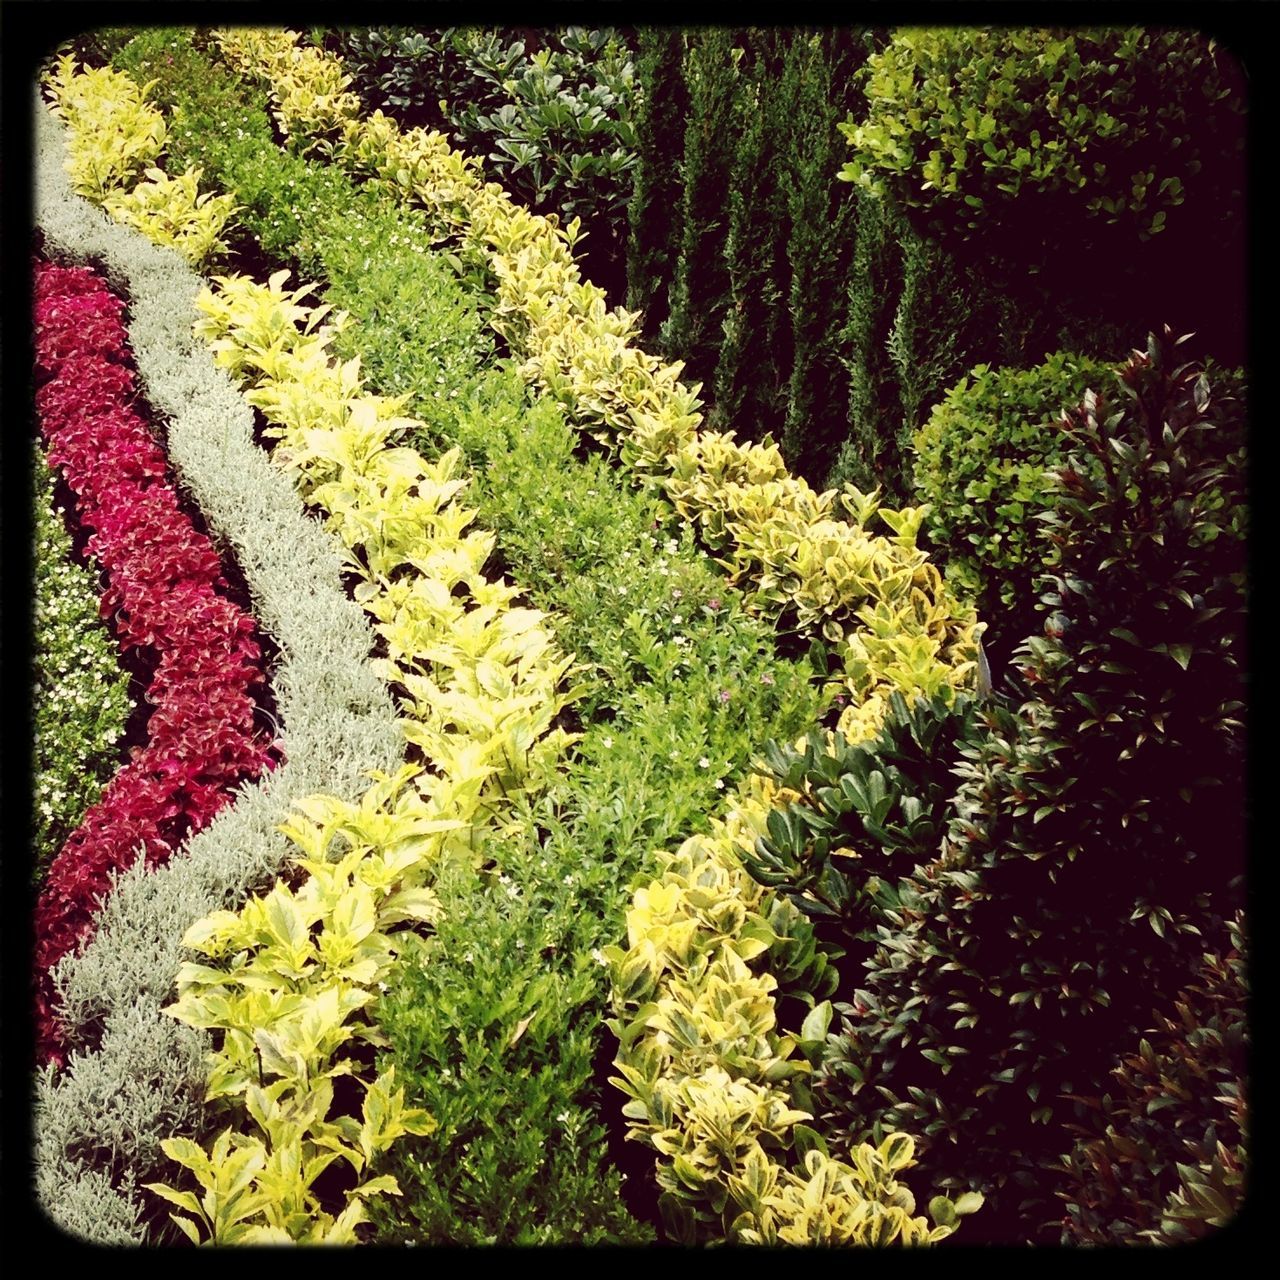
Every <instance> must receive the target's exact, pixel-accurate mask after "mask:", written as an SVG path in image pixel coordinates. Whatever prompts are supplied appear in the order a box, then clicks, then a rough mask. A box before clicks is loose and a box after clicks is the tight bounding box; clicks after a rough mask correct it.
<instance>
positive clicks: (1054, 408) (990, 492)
mask: <svg viewBox="0 0 1280 1280" xmlns="http://www.w3.org/2000/svg"><path fill="white" fill-rule="evenodd" d="M1114 382H1115V375H1114V373H1113V372H1112V370H1111V367H1110V366H1109V365H1107V364H1106V363H1104V362H1103V361H1100V360H1092V359H1088V358H1086V357H1083V356H1075V355H1070V354H1068V353H1066V352H1057V353H1056V354H1054V355H1052V356H1050V357H1049V358H1048V359H1047V360H1045V361H1044V362H1043V363H1042V364H1039V365H1037V366H1036V367H1035V368H1033V369H992V368H990V367H989V366H987V365H985V364H980V365H978V366H977V367H976V368H974V369H973V370H972V371H971V372H970V373H968V374H967V375H966V376H965V377H963V378H961V379H960V381H959V382H958V383H956V385H955V386H954V387H952V388H951V390H950V391H949V392H948V393H947V395H946V397H945V398H944V399H943V401H942V403H941V404H938V405H936V406H935V407H934V409H933V412H932V413H931V414H930V416H929V419H928V421H927V422H926V423H925V424H924V426H922V427H921V428H920V429H919V430H918V431H917V432H916V433H915V436H914V437H913V440H912V444H913V447H914V450H915V463H914V482H915V486H916V498H917V501H919V502H927V503H928V504H929V506H930V511H929V514H928V516H927V517H926V520H925V527H926V529H927V530H928V533H929V537H930V538H931V539H932V541H933V542H934V544H935V545H936V547H937V549H938V556H939V559H941V560H942V561H944V562H945V564H946V572H947V581H948V582H949V583H950V584H951V585H952V586H953V587H955V588H956V589H957V590H959V591H962V592H963V593H965V594H967V595H969V596H972V598H973V599H974V600H975V602H976V603H977V606H978V616H979V618H980V619H981V620H982V621H983V622H985V623H986V624H987V630H986V633H985V635H984V638H983V644H984V647H985V649H986V651H987V655H988V658H989V659H990V660H991V661H992V662H993V663H1003V661H1004V660H1005V659H1007V657H1008V655H1009V654H1010V653H1011V652H1012V651H1013V648H1014V647H1015V646H1016V645H1017V644H1018V642H1019V641H1020V640H1022V639H1023V638H1024V637H1026V636H1027V635H1030V634H1031V633H1032V632H1033V631H1037V630H1038V629H1039V628H1038V627H1037V625H1036V616H1037V615H1036V604H1037V600H1036V590H1035V581H1036V578H1037V576H1038V575H1039V574H1040V573H1041V572H1042V570H1043V561H1044V555H1045V551H1046V547H1045V544H1044V543H1043V540H1042V538H1041V533H1040V530H1041V528H1042V524H1041V522H1040V520H1039V519H1038V517H1039V516H1040V515H1041V514H1042V513H1043V512H1044V511H1046V510H1048V509H1049V507H1050V505H1051V502H1052V497H1051V489H1050V480H1049V475H1048V470H1049V468H1051V467H1055V466H1058V465H1059V464H1060V463H1061V462H1062V461H1063V458H1064V455H1065V440H1064V437H1063V435H1062V431H1061V428H1060V426H1059V421H1060V419H1061V418H1062V415H1063V413H1064V411H1065V410H1067V409H1069V408H1071V407H1073V406H1075V405H1077V404H1079V403H1080V401H1081V400H1082V399H1083V397H1084V393H1085V392H1086V391H1088V390H1094V391H1102V390H1104V389H1107V388H1110V387H1111V386H1112V385H1113V384H1114Z"/></svg>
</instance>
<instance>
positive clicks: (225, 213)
mask: <svg viewBox="0 0 1280 1280" xmlns="http://www.w3.org/2000/svg"><path fill="white" fill-rule="evenodd" d="M202 174H203V170H200V169H189V170H187V172H186V173H183V174H180V175H179V176H178V177H176V178H170V177H169V176H168V175H167V174H165V173H164V172H163V171H162V170H160V169H148V170H147V171H146V180H145V181H144V182H139V183H138V185H137V186H135V187H134V188H133V189H132V190H130V191H127V192H126V191H113V192H111V193H110V194H109V195H108V196H107V198H106V200H105V201H104V202H103V207H104V208H105V209H106V211H107V212H108V213H109V214H111V216H112V217H113V218H115V219H116V221H118V222H123V223H124V224H125V225H126V226H130V227H136V228H137V229H138V230H139V231H141V232H142V234H143V235H145V236H146V237H147V239H148V240H150V241H151V242H152V243H153V244H163V245H169V246H171V247H172V248H174V249H177V251H178V252H179V253H180V254H182V256H183V257H184V258H185V259H186V260H187V261H188V262H189V263H190V264H191V265H192V266H193V267H197V268H198V267H201V266H204V265H206V264H207V263H208V262H209V260H210V259H211V258H213V257H215V256H219V255H221V254H224V253H225V252H226V248H227V246H226V244H225V243H224V242H223V238H222V237H223V233H224V232H225V231H226V229H227V224H228V223H229V222H230V221H231V218H232V216H233V215H234V213H235V207H236V206H235V200H234V197H232V196H215V195H213V194H212V193H211V192H205V193H204V194H203V195H201V194H200V178H201V176H202Z"/></svg>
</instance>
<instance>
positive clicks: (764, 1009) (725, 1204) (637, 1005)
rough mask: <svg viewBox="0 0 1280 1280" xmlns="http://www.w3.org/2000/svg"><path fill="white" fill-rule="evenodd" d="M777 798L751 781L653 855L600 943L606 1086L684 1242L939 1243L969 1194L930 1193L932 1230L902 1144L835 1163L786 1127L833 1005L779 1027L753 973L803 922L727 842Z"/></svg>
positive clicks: (746, 830)
mask: <svg viewBox="0 0 1280 1280" xmlns="http://www.w3.org/2000/svg"><path fill="white" fill-rule="evenodd" d="M785 794H786V793H779V792H778V790H777V788H776V786H775V785H774V784H773V783H771V782H768V781H766V780H765V779H763V778H755V779H753V780H752V781H751V783H750V784H749V785H748V787H746V788H744V790H743V792H742V793H741V794H740V795H739V796H738V797H737V798H736V803H735V804H734V806H733V808H732V809H731V810H730V811H729V814H728V815H727V817H726V818H725V819H723V820H717V821H716V822H715V823H713V827H712V831H711V833H710V834H709V835H706V836H694V837H691V838H690V839H688V840H686V841H685V842H684V844H683V845H681V847H680V848H679V849H678V850H677V851H676V852H674V853H669V854H666V855H662V857H663V862H664V867H663V870H662V874H661V876H660V878H659V879H657V880H654V881H652V882H651V883H650V884H648V885H646V886H644V887H642V888H640V889H639V890H637V892H636V894H635V898H634V900H633V905H632V907H631V909H630V910H629V911H628V913H627V946H626V948H622V947H609V948H606V949H605V950H604V952H603V955H604V958H605V960H606V961H607V962H608V964H609V965H610V969H611V973H612V977H613V1003H614V1012H615V1015H616V1016H615V1018H614V1020H613V1022H612V1023H611V1026H612V1028H613V1030H614V1033H615V1034H616V1035H617V1037H618V1040H619V1046H620V1048H619V1054H618V1057H617V1059H616V1063H615V1065H616V1066H617V1067H618V1070H619V1072H620V1074H619V1075H618V1076H616V1077H613V1078H612V1083H614V1084H615V1085H617V1086H618V1088H620V1089H621V1090H622V1091H623V1092H624V1093H625V1094H626V1095H627V1097H628V1098H629V1101H628V1102H627V1104H626V1106H625V1108H624V1112H625V1114H626V1115H627V1116H628V1118H629V1119H630V1120H631V1121H632V1123H633V1136H639V1138H640V1140H641V1141H643V1142H645V1143H646V1144H647V1145H649V1146H651V1147H652V1148H653V1149H654V1150H655V1151H656V1152H657V1153H658V1156H659V1161H658V1166H657V1177H658V1183H659V1185H660V1187H661V1188H662V1196H661V1206H662V1210H663V1214H664V1217H665V1218H666V1220H667V1222H668V1224H669V1226H670V1228H671V1230H672V1232H673V1234H674V1235H675V1236H676V1237H677V1238H678V1239H681V1240H682V1241H684V1242H686V1243H693V1242H696V1241H699V1240H705V1239H720V1238H723V1239H727V1240H730V1241H736V1242H740V1243H763V1244H775V1243H790V1244H888V1243H893V1242H901V1243H929V1242H932V1241H934V1240H938V1239H941V1238H942V1237H944V1236H946V1235H949V1234H950V1233H951V1231H952V1230H953V1229H954V1224H955V1220H956V1216H957V1215H958V1214H959V1213H961V1212H968V1211H970V1210H971V1209H973V1208H976V1207H977V1204H978V1202H977V1201H975V1200H974V1199H972V1198H970V1199H968V1200H962V1201H957V1202H956V1203H955V1204H954V1205H953V1204H951V1203H950V1202H949V1201H947V1200H946V1199H945V1198H938V1199H936V1200H935V1201H934V1203H933V1204H931V1206H930V1209H931V1213H932V1216H933V1218H934V1225H933V1226H932V1227H931V1226H930V1225H929V1224H928V1223H927V1221H926V1220H925V1219H924V1218H917V1217H913V1216H912V1215H913V1213H914V1210H915V1201H914V1199H913V1197H912V1196H911V1193H910V1192H909V1191H908V1190H907V1188H906V1187H904V1186H902V1185H901V1184H899V1183H898V1182H897V1181H896V1179H895V1177H894V1175H895V1174H897V1173H900V1172H902V1171H903V1170H905V1169H906V1168H908V1167H909V1165H910V1164H911V1155H912V1152H913V1150H914V1148H913V1145H912V1142H911V1139H910V1138H909V1137H907V1136H906V1135H902V1134H894V1135H890V1136H889V1137H888V1138H886V1139H885V1141H884V1142H883V1143H882V1144H881V1146H880V1148H879V1149H878V1150H877V1149H874V1148H871V1147H869V1146H862V1147H859V1148H857V1149H856V1150H855V1151H854V1152H853V1153H852V1163H846V1162H844V1161H841V1160H837V1159H834V1158H832V1157H831V1156H830V1155H829V1153H828V1151H827V1149H826V1147H825V1144H824V1143H823V1142H822V1139H821V1138H820V1137H818V1136H817V1135H816V1134H815V1133H814V1131H813V1130H811V1129H809V1128H808V1126H807V1125H806V1126H804V1127H803V1128H802V1129H797V1125H801V1124H802V1123H803V1122H805V1121H808V1120H811V1119H812V1118H813V1117H812V1115H811V1114H810V1113H809V1112H808V1111H805V1110H803V1109H801V1108H800V1107H798V1106H796V1105H795V1101H794V1098H793V1095H792V1091H791V1089H790V1087H789V1082H790V1081H793V1080H796V1079H803V1078H804V1077H805V1076H807V1075H808V1073H809V1072H810V1070H811V1068H810V1065H809V1063H808V1061H806V1060H805V1058H804V1057H800V1056H797V1050H798V1049H800V1048H802V1047H806V1044H807V1046H808V1047H810V1048H812V1047H813V1044H814V1042H820V1041H821V1039H822V1037H823V1036H824V1034H825V1030H826V1026H827V1023H828V1022H829V1020H830V1017H831V1006H830V1004H829V1003H827V1002H823V1003H822V1004H820V1005H818V1006H817V1007H816V1008H815V1009H814V1010H813V1011H812V1013H811V1014H810V1017H809V1018H808V1019H806V1022H805V1026H804V1028H803V1029H802V1030H801V1033H800V1035H799V1036H795V1035H788V1034H782V1033H781V1032H780V1031H779V1029H778V1027H777V1019H776V1012H775V1006H774V999H773V994H772V993H773V991H774V989H775V988H776V986H777V983H776V981H775V980H774V978H773V977H772V976H771V975H770V974H768V973H767V972H759V971H758V969H759V965H760V964H761V963H763V962H765V961H767V959H768V956H769V954H770V953H771V951H773V950H774V949H775V948H777V947H778V946H779V945H780V944H783V943H785V942H786V941H787V939H788V931H789V930H791V929H795V928H797V927H798V926H799V924H800V921H799V918H798V915H797V913H796V912H795V910H794V908H792V907H791V905H790V904H789V903H787V902H786V901H785V900H783V899H780V898H778V897H776V896H775V895H774V894H772V893H771V892H770V891H769V890H767V889H765V888H764V887H763V886H761V885H760V884H758V883H757V882H756V881H755V880H753V879H752V878H751V877H750V876H749V875H748V874H747V873H746V872H745V871H744V870H743V867H742V862H741V857H740V854H739V853H738V852H737V851H736V849H737V848H743V849H750V848H751V847H752V845H753V843H754V840H755V839H756V837H757V836H759V835H761V834H763V833H764V832H765V830H766V825H765V823H766V818H767V815H768V812H769V810H770V808H771V807H772V806H773V805H775V804H777V803H780V802H783V801H784V800H785ZM753 962H755V963H756V965H757V967H756V968H755V969H753V968H752V963H753ZM801 1134H803V1135H804V1138H805V1142H804V1144H803V1145H802V1144H801V1142H800V1140H799V1139H800V1136H801ZM802 1152H803V1154H801V1153H802ZM797 1155H799V1156H800V1160H799V1163H798V1164H797V1163H796V1159H795V1157H796V1156H797Z"/></svg>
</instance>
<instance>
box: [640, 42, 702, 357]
mask: <svg viewBox="0 0 1280 1280" xmlns="http://www.w3.org/2000/svg"><path fill="white" fill-rule="evenodd" d="M684 50H685V37H684V33H683V32H682V31H680V30H679V29H678V28H675V27H640V28H638V29H637V31H636V81H637V89H638V101H637V103H636V168H635V181H634V185H633V188H632V195H631V204H630V206H629V208H628V211H627V222H628V236H627V307H628V309H630V310H632V311H639V312H640V313H641V315H642V317H643V318H642V321H641V324H642V332H643V333H644V336H645V337H646V338H648V339H653V338H656V337H657V335H658V332H659V330H660V329H661V327H662V324H663V321H665V320H666V318H667V314H668V311H669V308H670V301H669V298H668V293H669V290H670V288H671V277H672V273H673V271H674V268H675V253H676V246H677V245H678V244H679V242H680V203H681V177H680V159H681V157H682V156H683V155H684V130H685V119H686V117H687V116H688V114H689V87H688V85H687V84H686V83H685V78H684Z"/></svg>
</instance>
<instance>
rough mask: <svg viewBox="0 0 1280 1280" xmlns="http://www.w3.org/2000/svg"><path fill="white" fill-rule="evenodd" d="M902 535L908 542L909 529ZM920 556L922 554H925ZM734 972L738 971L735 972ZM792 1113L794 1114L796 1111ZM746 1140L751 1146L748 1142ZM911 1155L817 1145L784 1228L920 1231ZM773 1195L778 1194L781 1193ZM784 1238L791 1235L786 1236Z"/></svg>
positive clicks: (745, 1229)
mask: <svg viewBox="0 0 1280 1280" xmlns="http://www.w3.org/2000/svg"><path fill="white" fill-rule="evenodd" d="M867 506H869V504H864V510H865V509H866V507H867ZM902 536H903V537H904V538H905V539H906V541H908V542H909V537H908V536H907V535H902ZM908 549H910V548H908ZM913 556H914V557H919V553H913ZM919 558H920V559H922V557H919ZM899 585H901V584H899ZM734 976H735V977H736V976H737V975H734ZM798 1114H799V1113H797V1115H798ZM789 1118H791V1119H794V1118H795V1117H789ZM749 1127H750V1126H748V1128H749ZM767 1140H768V1139H767V1138H766V1141H767ZM748 1146H750V1143H749V1144H748ZM754 1150H755V1151H762V1148H760V1146H759V1144H758V1143H756V1144H755V1146H754ZM908 1157H909V1144H905V1145H904V1144H902V1143H895V1144H893V1145H892V1148H891V1149H886V1151H884V1152H883V1153H881V1157H880V1162H879V1165H878V1167H877V1165H876V1161H875V1159H874V1158H873V1157H872V1154H871V1153H870V1149H868V1156H867V1158H868V1159H869V1160H871V1161H872V1163H871V1165H870V1166H869V1167H870V1168H871V1172H870V1173H866V1174H865V1176H863V1177H853V1175H852V1173H851V1172H850V1171H849V1170H848V1167H845V1169H844V1170H843V1171H842V1169H841V1168H840V1167H839V1166H837V1165H836V1164H835V1163H834V1162H831V1163H828V1164H826V1165H825V1166H824V1165H823V1162H822V1157H821V1154H820V1153H819V1152H816V1151H815V1152H813V1153H811V1156H810V1159H809V1164H810V1166H811V1167H810V1168H809V1169H808V1171H807V1172H808V1175H809V1177H808V1179H807V1180H804V1179H802V1181H805V1186H806V1191H805V1195H806V1196H807V1197H808V1199H810V1200H812V1198H813V1196H814V1194H818V1196H819V1200H820V1201H821V1200H823V1194H822V1193H824V1191H825V1193H826V1201H827V1203H825V1204H823V1205H822V1208H821V1211H820V1212H819V1214H818V1215H817V1217H816V1218H811V1219H810V1220H808V1221H803V1222H801V1221H798V1219H797V1210H798V1208H799V1202H798V1200H797V1201H796V1203H793V1204H791V1205H790V1206H789V1207H788V1203H787V1196H786V1195H785V1194H784V1195H783V1196H782V1197H781V1198H780V1204H781V1206H782V1208H781V1210H780V1212H781V1219H782V1220H781V1225H782V1227H783V1228H784V1230H785V1229H786V1228H791V1229H792V1230H794V1231H799V1232H801V1236H800V1238H819V1239H820V1238H841V1236H840V1234H839V1231H840V1230H841V1229H843V1230H844V1231H845V1233H846V1235H847V1236H848V1237H849V1238H866V1239H871V1238H875V1239H885V1238H892V1237H893V1236H895V1235H897V1234H898V1233H899V1232H903V1231H904V1230H905V1233H906V1234H908V1235H910V1234H913V1233H918V1232H919V1231H921V1230H922V1229H923V1220H918V1222H919V1224H920V1225H919V1226H917V1224H916V1223H912V1222H910V1220H909V1219H908V1216H907V1210H906V1208H905V1206H906V1205H907V1204H908V1203H909V1198H908V1197H906V1196H905V1193H903V1192H902V1191H901V1189H899V1188H895V1187H893V1186H891V1185H887V1184H889V1182H890V1180H891V1176H892V1173H893V1172H894V1170H895V1169H896V1168H898V1167H900V1166H901V1163H902V1161H904V1160H906V1159H907V1158H908ZM753 1168H754V1166H753ZM760 1169H761V1171H760V1172H759V1176H756V1174H755V1173H753V1179H754V1183H753V1184H754V1185H756V1186H757V1191H758V1193H759V1196H758V1205H757V1207H756V1208H754V1209H753V1214H754V1218H755V1222H756V1224H757V1227H758V1230H757V1233H756V1234H757V1236H758V1237H759V1238H766V1239H767V1238H771V1236H770V1234H769V1233H770V1231H774V1230H776V1228H777V1225H778V1219H779V1211H778V1210H776V1209H775V1208H773V1207H772V1206H771V1204H770V1203H769V1195H770V1194H771V1192H772V1190H773V1188H772V1186H771V1185H767V1184H769V1167H768V1162H766V1163H765V1165H763V1166H761V1167H760ZM864 1173H865V1171H864ZM762 1179H763V1180H762ZM868 1189H869V1190H870V1192H871V1195H870V1197H868V1196H865V1195H864V1194H863V1193H864V1192H865V1191H867V1190H868ZM713 1194H714V1193H713ZM877 1197H878V1198H879V1199H880V1200H883V1201H885V1203H884V1204H883V1205H881V1206H878V1207H879V1208H881V1209H884V1210H891V1212H884V1211H881V1212H876V1211H874V1209H873V1208H872V1207H870V1206H873V1205H874V1203H875V1200H876V1198H877ZM774 1198H775V1199H778V1197H774ZM792 1199H793V1200H794V1199H795V1197H792ZM722 1202H723V1198H722ZM824 1215H825V1216H826V1217H828V1218H830V1219H831V1221H824V1220H823V1219H824ZM838 1219H842V1226H841V1227H840V1228H834V1227H833V1225H832V1223H833V1222H834V1221H835V1220H838ZM734 1229H735V1231H736V1232H737V1233H738V1234H739V1235H740V1236H741V1238H744V1239H746V1238H756V1237H754V1236H752V1235H751V1232H752V1230H753V1226H752V1224H751V1223H742V1224H737V1225H736V1226H735V1228H734ZM943 1229H944V1228H939V1229H935V1230H943ZM824 1233H825V1234H824ZM783 1238H790V1237H786V1236H784V1237H783Z"/></svg>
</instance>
